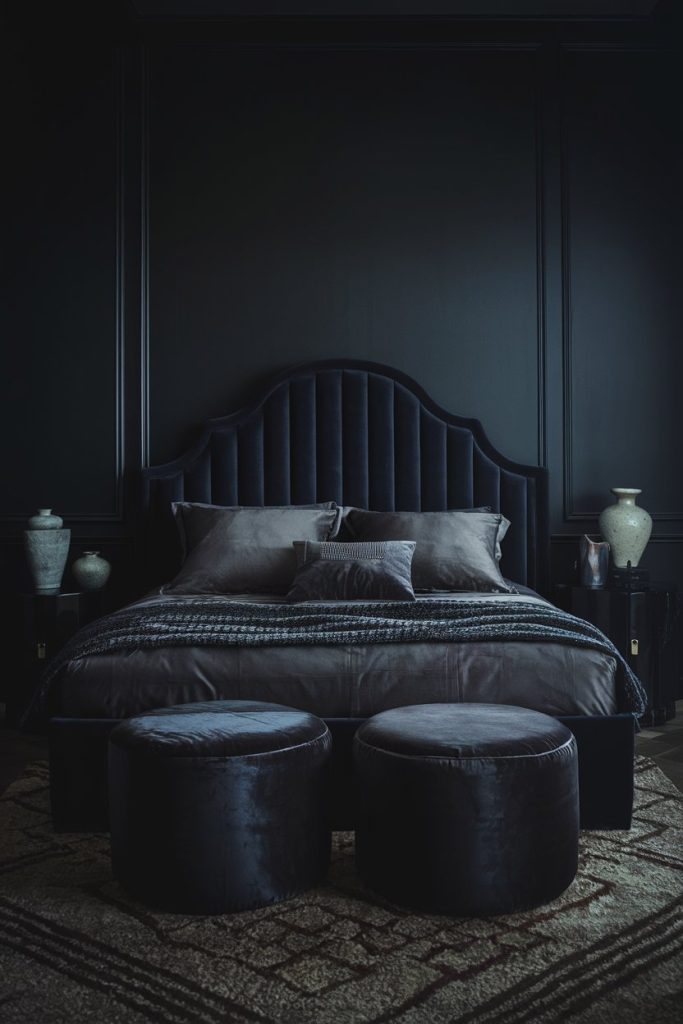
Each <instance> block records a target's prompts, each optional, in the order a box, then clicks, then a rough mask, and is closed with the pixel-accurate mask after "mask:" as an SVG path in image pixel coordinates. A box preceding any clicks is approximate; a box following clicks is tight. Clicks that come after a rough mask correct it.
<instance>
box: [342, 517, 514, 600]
mask: <svg viewBox="0 0 683 1024" xmlns="http://www.w3.org/2000/svg"><path fill="white" fill-rule="evenodd" d="M508 526H509V522H508V520H507V519H505V518H504V516H501V515H500V514H499V513H497V512H470V511H448V512H365V511H363V510H362V509H350V510H349V513H348V515H347V517H346V527H347V529H348V530H349V531H350V532H351V534H352V535H353V536H354V537H355V538H356V539H357V540H362V541H372V540H414V541H415V542H416V548H415V555H414V558H413V586H414V588H415V590H427V591H429V590H476V591H490V592H500V593H507V594H514V593H516V591H515V588H514V587H513V586H512V585H511V584H509V583H506V581H505V580H504V579H503V577H502V575H501V572H500V568H499V566H498V561H497V558H496V550H497V547H499V545H500V539H501V527H502V528H503V529H502V533H505V532H506V531H507V528H508Z"/></svg>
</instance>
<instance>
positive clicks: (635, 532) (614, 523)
mask: <svg viewBox="0 0 683 1024" xmlns="http://www.w3.org/2000/svg"><path fill="white" fill-rule="evenodd" d="M610 490H611V491H612V494H614V495H615V497H616V499H617V500H616V501H615V502H614V504H613V505H608V506H607V508H605V509H603V510H602V512H601V513H600V533H601V534H602V535H603V537H604V538H605V540H606V541H607V542H608V543H609V546H610V550H611V552H612V561H613V562H614V565H615V566H616V568H617V569H625V568H626V567H627V565H628V563H629V562H630V563H631V568H633V569H635V568H636V566H637V565H638V562H639V561H640V559H641V556H642V554H643V551H644V550H645V548H646V546H647V542H648V541H649V539H650V534H651V533H652V519H651V517H650V515H649V513H648V512H646V511H645V509H644V508H641V507H640V506H639V505H636V498H637V497H638V495H639V494H640V493H641V491H640V489H639V488H638V487H612V488H610Z"/></svg>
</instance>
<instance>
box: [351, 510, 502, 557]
mask: <svg viewBox="0 0 683 1024" xmlns="http://www.w3.org/2000/svg"><path fill="white" fill-rule="evenodd" d="M365 511H366V510H365V509H362V508H357V507H356V506H355V505H344V506H343V507H342V510H341V520H340V523H339V533H338V534H337V535H336V538H335V539H337V540H353V532H352V530H351V529H350V528H349V527H348V526H347V518H348V515H349V513H350V512H365ZM446 511H447V512H466V513H467V514H468V515H473V514H475V513H477V512H493V509H492V508H491V506H490V505H479V506H478V507H477V508H453V509H447V510H446ZM385 514H386V513H385ZM389 514H391V515H395V513H389ZM404 514H405V515H418V516H419V515H424V513H423V512H409V513H408V512H407V513H404ZM493 514H494V515H497V514H498V513H493ZM500 519H501V522H500V526H499V527H498V533H497V535H496V550H495V556H496V559H497V560H498V561H499V562H500V560H501V558H502V556H503V549H502V548H501V546H500V544H501V541H502V540H503V537H504V536H505V534H506V533H507V532H508V530H509V529H510V520H509V519H506V518H505V516H503V515H501V517H500Z"/></svg>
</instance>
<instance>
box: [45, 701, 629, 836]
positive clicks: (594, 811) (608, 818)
mask: <svg viewBox="0 0 683 1024" xmlns="http://www.w3.org/2000/svg"><path fill="white" fill-rule="evenodd" d="M326 721H327V724H328V726H329V728H330V731H331V733H332V737H333V756H332V772H331V794H330V804H331V819H332V827H333V828H335V829H353V828H354V822H355V817H356V814H355V808H356V793H355V787H354V776H353V768H352V743H353V736H354V733H355V731H356V729H357V728H358V726H359V725H360V724H361V723H362V722H363V721H364V719H361V718H330V719H326ZM559 721H561V722H564V724H565V725H567V726H568V727H569V728H570V729H571V730H572V732H573V733H574V735H575V736H576V741H577V745H578V750H579V792H580V804H581V828H584V829H628V828H630V825H631V809H632V806H633V757H634V736H635V726H634V719H633V717H632V716H631V715H610V716H602V715H601V716H572V717H567V718H564V717H562V718H560V719H559ZM117 722H118V720H117V719H99V718H96V719H93V718H53V719H52V721H51V723H50V797H51V804H52V821H53V825H54V828H55V830H56V831H57V832H106V831H108V830H109V822H108V808H107V741H108V738H109V733H110V732H111V730H112V729H113V728H114V726H115V725H116V724H117Z"/></svg>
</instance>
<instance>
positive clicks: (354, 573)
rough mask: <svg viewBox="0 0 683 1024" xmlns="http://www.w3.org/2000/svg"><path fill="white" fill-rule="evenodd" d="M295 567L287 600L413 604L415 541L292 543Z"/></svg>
mask: <svg viewBox="0 0 683 1024" xmlns="http://www.w3.org/2000/svg"><path fill="white" fill-rule="evenodd" d="M294 549H295V552H296V558H297V564H298V567H299V568H298V569H297V573H296V576H295V577H294V582H293V584H292V586H291V588H290V590H289V593H288V594H287V600H288V601H361V600H362V601H367V600H384V601H414V600H415V592H414V591H413V587H412V583H411V579H410V564H411V561H412V558H413V552H414V551H415V542H414V541H407V540H394V541H372V542H370V543H367V544H366V543H362V542H361V543H358V542H353V541H352V542H351V543H349V544H345V543H340V542H339V541H331V542H329V543H326V542H324V541H323V542H322V543H317V542H315V541H295V542H294Z"/></svg>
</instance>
